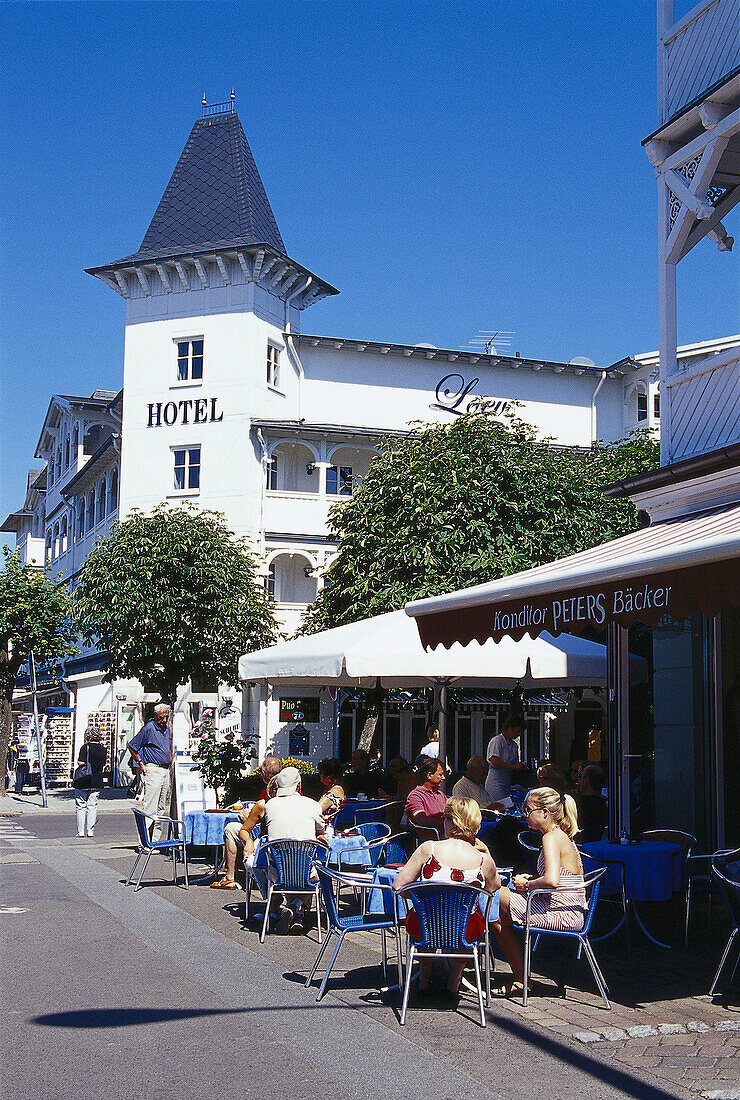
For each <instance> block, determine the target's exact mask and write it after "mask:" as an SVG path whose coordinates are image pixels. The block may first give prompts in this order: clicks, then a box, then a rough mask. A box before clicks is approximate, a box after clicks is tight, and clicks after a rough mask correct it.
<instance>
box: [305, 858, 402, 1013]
mask: <svg viewBox="0 0 740 1100" xmlns="http://www.w3.org/2000/svg"><path fill="white" fill-rule="evenodd" d="M315 871H316V874H317V875H318V879H319V886H320V888H321V894H322V897H323V900H324V907H325V909H326V915H327V929H326V936H325V937H324V940H323V942H322V944H321V946H320V947H319V953H318V955H317V956H316V961H315V962H314V964H313V967H312V968H311V973H310V974H309V975H308V977H307V978H306V983H305V984H306V987H307V988H308V986H310V985H311V982H312V981H313V979H314V976H315V974H316V971H317V970H318V968H319V966H320V965H321V960H322V959H323V957H324V954H325V953H326V949H327V948H328V946H329V943H330V941H331V938H332V936H333V935H336V936H337V943H336V946H335V948H334V951H333V952H332V956H331V959H330V960H329V965H328V966H327V968H326V973H325V974H324V977H323V978H322V980H321V984H320V986H319V991H318V993H317V995H316V1000H317V1001H320V1000H321V998H322V997H323V996H324V993H325V992H326V983H327V982H328V980H329V975H330V974H331V971H332V968H333V966H334V963H335V962H336V960H337V955H338V954H339V950H340V948H341V946H342V943H343V942H344V937H345V936H346V935H347V934H348V933H350V932H380V933H381V950H382V963H383V980H384V981H385V982H387V981H388V949H387V944H386V932H387V931H388V930H389V929H391V928H392V929H393V931H394V934H395V937H396V961H397V968H398V986H399V988H400V987H401V986H402V984H403V952H402V950H401V934H400V928H399V924H398V915H397V911H396V906H395V904H394V905H393V915H390V914H386V913H379V914H377V915H375V914H372V915H370V914H367V913H363V914H362V915H360V916H356V917H340V916H339V911H338V909H337V902H336V900H335V898H334V887H335V886H336V888H337V893H338V892H339V887H340V886H342V885H345V886H353V887H355V888H359V889H361V890H368V889H373V890H385V891H386V892H390V893H391V894H393V887H392V886H388V885H386V884H385V883H375V884H371V883H369V882H367V881H366V880H364V879H361V878H359V877H358V876H356V875H347V874H341V873H340V872H338V871H332V870H331V869H330V868H328V867H325V866H323V865H322V864H319V863H317V864H315Z"/></svg>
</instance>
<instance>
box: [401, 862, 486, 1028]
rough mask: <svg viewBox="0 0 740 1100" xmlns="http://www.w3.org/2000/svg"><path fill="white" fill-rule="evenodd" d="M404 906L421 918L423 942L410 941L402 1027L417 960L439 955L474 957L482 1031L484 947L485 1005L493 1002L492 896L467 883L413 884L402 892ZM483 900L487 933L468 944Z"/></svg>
mask: <svg viewBox="0 0 740 1100" xmlns="http://www.w3.org/2000/svg"><path fill="white" fill-rule="evenodd" d="M401 897H402V899H403V901H404V904H406V902H407V899H408V901H410V902H411V903H412V905H413V907H414V909H415V911H416V915H417V917H418V918H419V928H420V929H421V939H420V940H419V941H418V942H414V941H413V940H411V939H410V938H407V947H408V950H407V955H406V983H405V986H404V990H403V1005H402V1007H401V1023H402V1024H405V1023H406V1011H407V1009H408V1003H409V990H410V988H411V977H412V975H411V971H412V968H413V965H414V959H415V958H416V957H417V956H428V955H435V954H437V953H439V954H440V955H441V956H442V957H443V958H446V959H460V958H464V959H469V958H470V957H471V956H472V959H473V964H474V966H475V985H476V993H477V994H478V1007H479V1009H480V1024H481V1027H485V1026H486V1016H485V1012H484V1009H483V985H482V981H481V966H480V946H481V942H483V945H484V951H485V953H484V963H485V967H486V1004H488V1003H489V1002H490V994H491V990H490V984H491V983H490V974H491V967H490V958H491V952H490V944H489V939H488V910H489V908H490V905H491V901H492V899H493V894H490V893H488V891H487V890H481V889H480V888H479V887H477V886H471V885H468V884H467V883H450V884H447V883H444V882H414V883H411V885H410V886H407V887H405V888H404V890H403V894H402V895H401ZM481 897H485V898H487V899H488V900H487V902H486V908H485V931H484V933H483V934H482V936H481V937H480V939H478V940H474V941H472V942H470V941H468V939H467V938H466V935H467V926H468V920H469V919H470V916H471V915H472V913H473V912H474V911H475V910H476V909H477V908H478V904H479V901H480V898H481Z"/></svg>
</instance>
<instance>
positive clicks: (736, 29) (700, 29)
mask: <svg viewBox="0 0 740 1100" xmlns="http://www.w3.org/2000/svg"><path fill="white" fill-rule="evenodd" d="M664 4H665V8H664V10H665V11H666V13H667V12H669V11H670V10H671V9H672V0H664ZM658 50H659V67H660V74H659V79H660V90H659V97H660V102H659V108H658V111H659V118H658V125H659V126H662V125H663V124H664V123H665V122H667V121H668V119H670V118H672V117H673V116H674V115H676V114H679V113H680V111H681V110H682V108H684V107H687V106H688V105H689V104H690V103H692V102H693V101H694V100H696V99H698V98H699V97H700V96H701V95H702V93H704V92H706V91H707V90H708V89H709V88H711V87H713V86H714V85H716V84H719V83H721V81H722V79H723V78H724V77H726V76H728V75H729V74H730V73H731V72H732V71H733V70H734V69H736V68H737V67H738V65H740V5H738V2H737V0H702V2H701V3H699V4H697V5H696V6H695V7H693V8H692V9H691V10H690V11H689V12H687V14H686V15H685V16H684V17H683V18H682V19H679V20H678V22H676V23H673V25H672V26H670V27H668V28H666V30H665V31H664V32H663V33H662V34H660V35H659V43H658Z"/></svg>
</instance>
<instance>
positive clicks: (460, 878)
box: [450, 867, 465, 882]
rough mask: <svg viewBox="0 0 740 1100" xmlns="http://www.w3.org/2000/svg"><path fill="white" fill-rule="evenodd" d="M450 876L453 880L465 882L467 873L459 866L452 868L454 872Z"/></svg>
mask: <svg viewBox="0 0 740 1100" xmlns="http://www.w3.org/2000/svg"><path fill="white" fill-rule="evenodd" d="M450 878H451V879H452V881H453V882H465V875H464V874H463V872H462V871H461V870H459V868H457V867H453V868H452V874H451V875H450Z"/></svg>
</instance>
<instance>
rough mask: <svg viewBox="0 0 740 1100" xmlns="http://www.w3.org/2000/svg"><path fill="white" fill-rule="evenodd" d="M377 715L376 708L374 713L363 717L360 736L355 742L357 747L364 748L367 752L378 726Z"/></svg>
mask: <svg viewBox="0 0 740 1100" xmlns="http://www.w3.org/2000/svg"><path fill="white" fill-rule="evenodd" d="M378 717H379V715H378V711H377V710H376V711H375V713H374V714H368V715H367V717H366V718H365V722H364V725H363V727H362V732H361V733H360V737H359V740H358V742H357V748H358V749H364V750H365V752H367V753H369V752H370V749H371V747H372V743H373V740H374V738H375V730H376V729H377V726H378Z"/></svg>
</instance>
